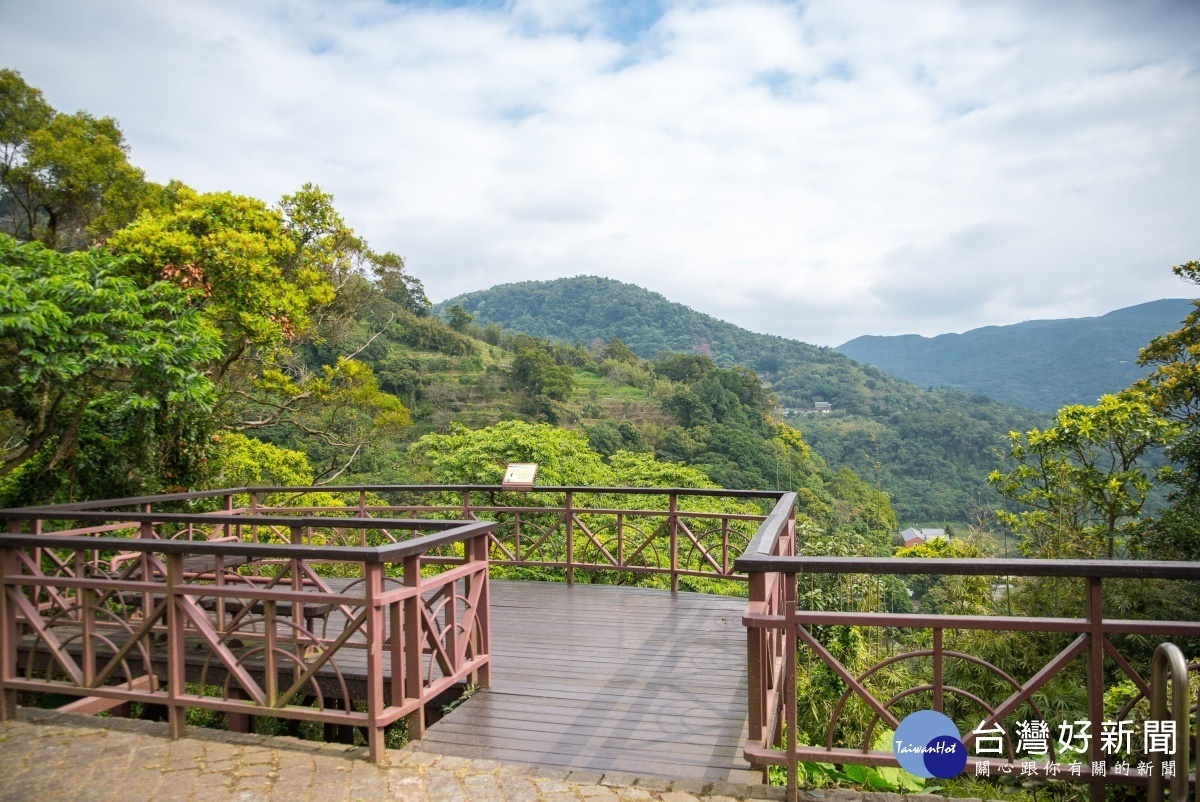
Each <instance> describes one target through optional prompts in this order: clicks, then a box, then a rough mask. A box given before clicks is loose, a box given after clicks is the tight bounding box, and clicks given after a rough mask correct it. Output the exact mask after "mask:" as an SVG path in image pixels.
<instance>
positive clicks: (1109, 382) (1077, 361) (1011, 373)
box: [836, 299, 1194, 412]
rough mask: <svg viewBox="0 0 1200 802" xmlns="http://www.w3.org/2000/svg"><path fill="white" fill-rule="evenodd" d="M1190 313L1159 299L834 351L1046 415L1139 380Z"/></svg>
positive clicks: (859, 341)
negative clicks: (1159, 342)
mask: <svg viewBox="0 0 1200 802" xmlns="http://www.w3.org/2000/svg"><path fill="white" fill-rule="evenodd" d="M1193 308H1194V307H1193V305H1192V302H1191V301H1190V300H1188V299H1164V300H1160V301H1151V302H1149V303H1144V304H1138V305H1136V306H1130V307H1127V308H1124V309H1118V310H1116V311H1114V312H1109V313H1108V314H1106V315H1100V316H1099V317H1085V318H1067V319H1062V320H1030V321H1026V322H1024V323H1017V324H1014V325H1011V326H986V327H983V328H978V329H972V330H970V331H967V332H963V333H962V334H942V335H939V336H937V337H922V336H920V335H918V334H903V335H898V336H891V337H889V336H874V335H867V336H863V337H856V338H854V339H853V340H850V341H849V342H846V343H843V344H842V345H839V346H838V347H837V349H836V350H837V351H839V352H841V353H843V354H845V355H846V356H848V357H850V358H851V359H854V360H856V361H858V362H861V363H863V364H866V365H874V366H875V367H877V368H879V369H880V370H882V371H885V372H887V373H890V374H891V375H893V376H898V377H900V378H902V379H907V380H908V381H911V382H914V383H916V384H918V385H920V386H922V387H948V388H950V389H954V390H963V391H965V392H970V393H981V394H983V395H986V396H988V397H990V398H993V399H995V400H997V401H1001V402H1004V403H1006V404H1014V405H1017V406H1023V407H1029V408H1030V409H1036V410H1039V411H1042V412H1053V411H1055V410H1057V409H1058V408H1059V407H1062V406H1064V405H1066V404H1093V403H1095V402H1096V399H1098V398H1099V397H1100V396H1101V395H1104V394H1106V393H1113V392H1116V391H1118V390H1121V389H1123V388H1125V387H1128V386H1129V385H1130V384H1131V383H1133V382H1134V381H1136V380H1137V379H1139V378H1141V377H1142V376H1144V375H1146V373H1147V369H1146V368H1143V367H1141V366H1140V365H1138V364H1137V357H1138V352H1139V351H1140V350H1141V348H1142V347H1143V346H1145V345H1146V343H1148V342H1149V341H1150V340H1151V339H1153V338H1154V337H1157V336H1160V335H1162V334H1166V333H1167V332H1170V331H1174V330H1176V329H1178V328H1179V325H1180V323H1181V322H1182V321H1183V319H1184V317H1186V316H1187V315H1188V313H1190V312H1191V311H1192V309H1193Z"/></svg>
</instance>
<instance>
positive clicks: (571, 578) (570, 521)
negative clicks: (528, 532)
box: [567, 490, 575, 585]
mask: <svg viewBox="0 0 1200 802" xmlns="http://www.w3.org/2000/svg"><path fill="white" fill-rule="evenodd" d="M572 501H573V499H572V494H571V491H570V490H568V491H567V584H568V585H574V584H575V566H574V563H575V508H574V507H573V506H572Z"/></svg>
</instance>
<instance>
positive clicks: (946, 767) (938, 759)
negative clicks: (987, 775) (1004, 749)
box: [892, 710, 967, 780]
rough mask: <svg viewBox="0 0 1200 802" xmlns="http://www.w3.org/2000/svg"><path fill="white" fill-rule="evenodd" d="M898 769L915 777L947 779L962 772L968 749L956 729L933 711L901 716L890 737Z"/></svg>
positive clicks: (946, 718)
mask: <svg viewBox="0 0 1200 802" xmlns="http://www.w3.org/2000/svg"><path fill="white" fill-rule="evenodd" d="M892 752H893V753H894V754H895V755H896V760H898V761H899V762H900V768H902V769H904V770H905V771H907V772H908V773H909V774H913V775H916V776H917V777H925V778H926V779H928V778H930V777H938V778H939V779H943V780H948V779H950V778H951V777H956V776H958V775H959V774H961V773H962V770H963V769H964V768H966V765H967V750H966V747H964V746H963V742H962V738H961V737H960V736H959V734H958V727H956V726H955V725H954V722H953V721H951V720H950V718H949V717H948V716H945V715H943V714H941V713H938V712H937V711H935V710H918V711H917V712H916V713H912V714H910V715H908V716H905V717H904V720H903V721H901V722H900V726H899V727H897V728H896V734H895V736H893V738H892Z"/></svg>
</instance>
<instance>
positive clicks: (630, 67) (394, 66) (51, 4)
mask: <svg viewBox="0 0 1200 802" xmlns="http://www.w3.org/2000/svg"><path fill="white" fill-rule="evenodd" d="M647 8H652V6H651V5H650V4H648V3H630V4H627V5H615V4H598V3H593V2H585V0H570V2H567V0H552V1H551V0H516V1H515V2H512V3H509V4H507V5H501V4H482V5H465V6H461V7H450V6H448V5H445V6H444V5H441V4H438V3H415V4H404V3H400V4H388V3H385V2H382V1H381V0H355V2H351V3H332V2H308V3H285V2H276V3H274V4H267V3H261V4H260V3H254V4H251V3H236V2H226V3H208V2H205V3H201V2H198V0H192V2H172V3H169V4H167V3H154V2H149V0H141V2H136V1H135V0H127V2H122V3H114V4H103V5H101V4H93V3H86V4H79V3H66V2H62V1H61V0H43V2H40V3H36V4H35V3H15V2H8V1H5V0H0V52H3V53H4V54H5V55H4V57H3V64H0V66H11V67H15V68H16V69H19V70H21V71H22V73H23V74H24V75H25V77H26V79H27V80H28V81H29V82H31V83H32V84H34V85H36V86H39V87H41V88H42V89H43V90H44V91H45V92H46V94H47V97H48V99H49V100H50V101H51V102H52V103H53V104H54V105H55V106H56V107H58V108H61V109H68V110H73V109H75V108H81V107H83V108H87V109H88V110H90V111H92V112H93V113H97V114H109V115H112V116H115V117H116V118H117V119H118V120H120V121H121V123H122V125H123V127H124V129H125V131H126V134H127V135H128V138H129V140H130V142H131V143H132V145H133V157H134V160H135V161H136V162H137V163H138V164H140V165H142V166H144V167H145V168H146V169H147V170H148V172H149V173H150V175H151V176H152V177H153V178H155V179H158V180H166V179H168V178H173V177H174V178H180V179H182V180H184V181H186V182H188V183H190V184H192V185H194V186H196V187H198V188H202V189H232V190H235V191H239V192H246V193H250V194H254V195H258V196H260V197H264V198H268V199H274V198H277V197H278V196H279V195H281V194H283V193H284V192H288V191H291V190H293V189H295V188H296V187H298V186H299V185H300V184H302V183H304V182H305V181H310V180H311V181H316V182H317V183H319V184H321V185H322V186H323V187H324V188H325V189H327V190H328V191H331V192H333V193H334V194H335V196H336V198H337V202H338V205H339V208H340V209H341V210H342V211H343V213H344V214H345V216H346V217H347V218H348V219H349V220H350V221H351V223H352V224H353V225H355V227H356V228H357V229H358V230H359V231H360V232H361V233H362V234H363V235H364V236H366V237H367V238H368V239H369V240H370V241H371V242H372V243H373V244H374V245H375V246H376V247H381V248H387V249H391V250H395V251H397V252H399V253H401V254H404V255H405V256H406V257H407V259H408V264H409V266H410V269H411V270H412V271H413V272H414V273H415V274H416V275H418V276H419V277H421V278H422V279H423V280H424V281H425V283H426V286H427V287H428V288H429V290H430V292H431V294H432V295H433V296H434V297H438V298H443V297H448V296H450V295H452V294H455V293H457V292H462V291H468V290H473V289H479V288H482V287H485V286H490V285H492V284H495V283H501V282H505V281H518V280H525V279H531V278H552V277H558V276H570V275H576V274H579V273H598V274H602V275H607V276H611V277H613V278H617V279H620V280H624V281H632V282H635V283H638V284H641V285H643V286H648V287H650V288H651V289H654V290H656V291H659V292H662V293H663V294H665V295H667V296H668V297H670V298H672V299H676V300H680V301H682V302H684V303H688V304H690V305H692V306H694V307H696V308H698V309H701V310H702V311H706V312H709V313H711V314H715V315H718V316H720V317H725V318H727V319H730V320H733V321H734V322H737V323H739V324H742V325H745V326H748V327H749V328H752V329H755V330H759V331H769V332H772V333H777V334H783V335H786V336H794V337H799V338H801V339H805V340H808V341H811V342H818V343H822V344H836V343H839V342H842V341H843V340H846V339H849V338H851V337H853V336H856V335H858V334H864V333H901V332H908V331H916V332H919V333H924V334H935V333H940V332H943V331H950V330H963V329H966V328H971V327H974V326H978V325H986V324H993V323H1010V322H1016V321H1019V320H1022V319H1026V318H1030V317H1047V316H1065V315H1082V314H1097V313H1103V312H1105V311H1109V310H1110V309H1113V308H1116V307H1118V306H1124V305H1128V304H1132V303H1137V302H1140V301H1145V300H1151V299H1154V298H1159V297H1164V296H1180V295H1185V294H1188V292H1189V290H1190V288H1189V287H1187V286H1186V285H1182V284H1180V283H1178V281H1177V280H1176V279H1174V278H1173V277H1172V276H1171V275H1170V273H1169V270H1168V268H1169V266H1170V265H1171V264H1173V263H1177V262H1180V261H1183V260H1186V259H1190V258H1196V257H1197V256H1198V255H1200V229H1198V228H1197V226H1196V225H1195V221H1196V219H1197V218H1198V214H1197V213H1198V212H1200V198H1198V194H1197V193H1196V191H1195V186H1196V181H1197V178H1200V155H1198V154H1200V136H1198V134H1197V132H1200V70H1198V69H1197V68H1198V66H1200V65H1198V60H1200V59H1198V57H1197V52H1196V49H1195V46H1194V42H1195V41H1196V34H1197V33H1200V13H1198V12H1197V7H1196V6H1195V5H1194V4H1186V3H1177V4H1171V3H1160V4H1157V5H1154V4H1138V5H1136V6H1135V5H1132V4H1115V3H1114V4H1096V3H1055V4H1041V3H1027V4H1022V3H983V2H963V3H958V4H953V3H941V2H938V3H934V2H930V3H904V4H900V3H890V2H886V1H885V0H876V1H874V2H833V0H816V1H815V2H812V3H809V4H806V5H804V6H803V7H801V6H798V5H793V4H789V3H779V2H745V3H733V2H730V3H722V2H678V3H666V4H663V7H662V8H661V14H656V13H650V14H647V13H645V10H646V9H647Z"/></svg>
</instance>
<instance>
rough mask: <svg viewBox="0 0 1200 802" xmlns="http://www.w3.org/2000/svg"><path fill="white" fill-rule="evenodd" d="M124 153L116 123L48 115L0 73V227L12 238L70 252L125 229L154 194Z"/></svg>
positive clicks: (82, 115)
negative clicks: (40, 243)
mask: <svg viewBox="0 0 1200 802" xmlns="http://www.w3.org/2000/svg"><path fill="white" fill-rule="evenodd" d="M128 151H129V146H128V144H127V143H126V142H125V137H124V134H122V133H121V129H120V127H119V126H118V125H117V122H116V120H114V119H112V118H111V117H93V116H92V115H90V114H88V113H87V112H85V111H79V112H75V113H74V114H62V113H59V112H56V111H54V109H53V108H51V107H50V106H49V104H47V103H46V102H45V100H44V99H43V98H42V94H41V92H40V91H38V90H37V89H35V88H33V87H30V86H29V85H27V84H26V83H25V82H24V80H22V79H21V76H20V73H17V72H15V71H14V70H0V220H2V221H3V223H4V225H5V228H6V230H7V231H8V233H10V234H11V235H12V236H14V237H16V238H18V239H22V240H33V239H39V240H41V241H42V242H44V243H45V244H46V245H48V246H50V247H52V248H60V249H73V248H79V247H84V246H86V245H87V244H89V242H91V241H93V240H96V239H103V238H104V236H105V235H107V234H108V233H110V232H111V231H114V230H116V229H117V228H119V227H121V226H123V225H125V224H126V223H128V222H129V221H130V220H132V219H133V217H134V216H135V214H136V213H137V211H138V210H139V209H140V208H142V207H144V206H146V205H150V204H153V203H154V202H155V201H156V200H157V199H158V198H159V197H160V196H161V193H162V188H161V187H157V185H153V184H149V183H148V182H147V181H146V180H145V175H144V173H143V172H142V171H141V170H139V169H138V168H136V167H134V166H133V165H131V164H130V163H129V159H128Z"/></svg>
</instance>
